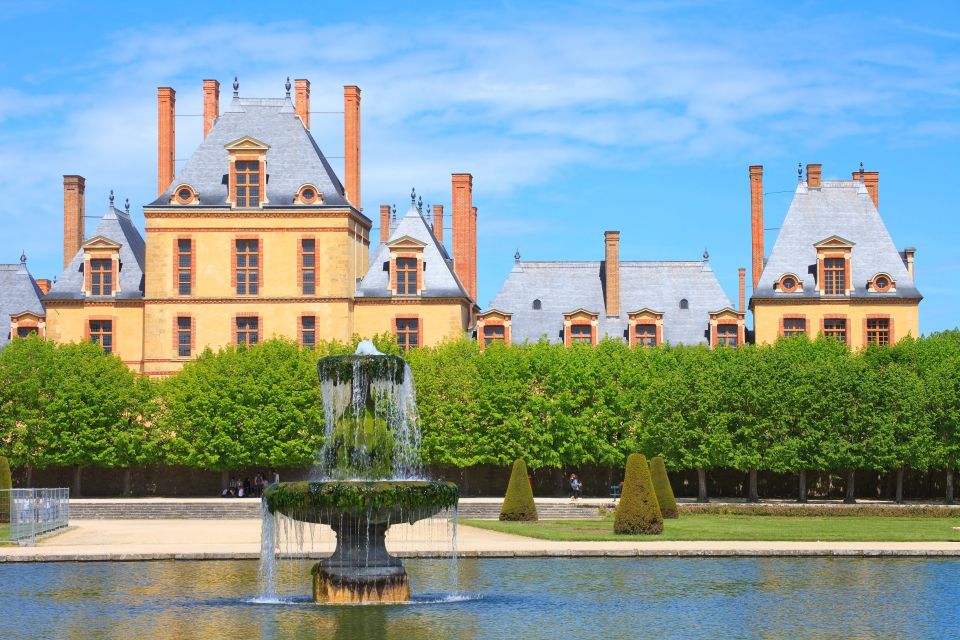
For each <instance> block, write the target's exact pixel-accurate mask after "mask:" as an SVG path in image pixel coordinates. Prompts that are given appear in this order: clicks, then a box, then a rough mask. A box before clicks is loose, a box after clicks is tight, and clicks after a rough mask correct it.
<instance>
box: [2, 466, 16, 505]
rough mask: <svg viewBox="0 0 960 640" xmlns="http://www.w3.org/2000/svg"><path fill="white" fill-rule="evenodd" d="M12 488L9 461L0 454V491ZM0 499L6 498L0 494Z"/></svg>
mask: <svg viewBox="0 0 960 640" xmlns="http://www.w3.org/2000/svg"><path fill="white" fill-rule="evenodd" d="M12 488H13V479H12V478H11V477H10V462H9V461H8V460H7V459H6V458H5V457H4V456H0V491H4V490H7V489H12ZM0 499H4V500H6V496H5V495H4V496H0Z"/></svg>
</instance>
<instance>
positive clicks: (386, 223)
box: [380, 204, 390, 243]
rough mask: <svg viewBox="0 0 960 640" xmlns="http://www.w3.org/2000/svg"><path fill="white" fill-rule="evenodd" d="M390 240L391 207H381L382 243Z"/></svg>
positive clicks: (383, 205) (386, 205) (385, 205)
mask: <svg viewBox="0 0 960 640" xmlns="http://www.w3.org/2000/svg"><path fill="white" fill-rule="evenodd" d="M389 239H390V205H388V204H382V205H380V242H381V243H384V242H386V241H387V240H389Z"/></svg>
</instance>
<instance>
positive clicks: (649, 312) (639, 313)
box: [627, 307, 663, 320]
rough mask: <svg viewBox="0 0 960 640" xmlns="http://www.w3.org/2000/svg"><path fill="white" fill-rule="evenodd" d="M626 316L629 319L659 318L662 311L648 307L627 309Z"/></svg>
mask: <svg viewBox="0 0 960 640" xmlns="http://www.w3.org/2000/svg"><path fill="white" fill-rule="evenodd" d="M627 318H629V319H630V320H660V319H662V318H663V311H654V310H653V309H650V308H649V307H644V308H642V309H637V310H636V311H628V312H627Z"/></svg>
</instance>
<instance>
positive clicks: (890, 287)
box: [750, 164, 923, 348]
mask: <svg viewBox="0 0 960 640" xmlns="http://www.w3.org/2000/svg"><path fill="white" fill-rule="evenodd" d="M821 172H822V168H821V166H820V165H819V164H808V165H807V175H806V179H805V180H804V178H803V173H802V170H801V169H798V171H797V174H798V175H797V188H796V191H795V193H794V196H793V201H792V202H791V203H790V208H789V209H788V211H787V215H786V218H785V219H784V221H783V225H782V227H781V228H780V231H779V233H778V235H777V240H776V242H775V243H774V245H773V249H772V250H771V251H770V255H769V256H765V255H764V242H763V229H764V226H763V225H764V223H763V167H762V166H752V167H750V204H751V220H752V263H753V295H752V297H751V298H750V309H751V311H753V317H754V335H755V340H756V342H758V343H769V342H774V341H776V339H777V337H779V336H795V335H801V334H804V335H809V336H816V335H818V334H821V333H822V334H823V335H825V336H829V337H833V338H836V339H838V340H841V341H843V342H845V343H846V344H848V345H850V346H851V347H852V348H860V347H863V346H865V345H867V344H893V343H895V342H897V341H898V340H900V339H902V338H904V337H906V336H914V337H916V336H918V335H919V304H920V300H921V299H922V298H923V296H921V295H920V292H919V291H918V290H917V287H916V285H915V283H914V270H913V269H914V254H915V253H916V250H915V249H913V248H911V247H907V248H905V249H903V250H900V251H898V250H897V249H896V247H895V245H894V244H893V240H892V238H891V237H890V234H889V232H888V231H887V228H886V226H885V225H884V223H883V220H882V219H881V217H880V212H879V207H880V200H879V188H880V187H879V182H880V176H879V173H878V172H876V171H864V170H863V165H861V167H860V170H859V171H854V172H853V174H852V179H851V180H823V179H822V177H821Z"/></svg>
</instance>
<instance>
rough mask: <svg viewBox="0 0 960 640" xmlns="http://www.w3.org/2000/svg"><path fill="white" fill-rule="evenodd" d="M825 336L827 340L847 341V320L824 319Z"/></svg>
mask: <svg viewBox="0 0 960 640" xmlns="http://www.w3.org/2000/svg"><path fill="white" fill-rule="evenodd" d="M823 335H824V337H827V338H833V339H835V340H839V341H840V342H846V341H847V320H846V318H824V320H823Z"/></svg>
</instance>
